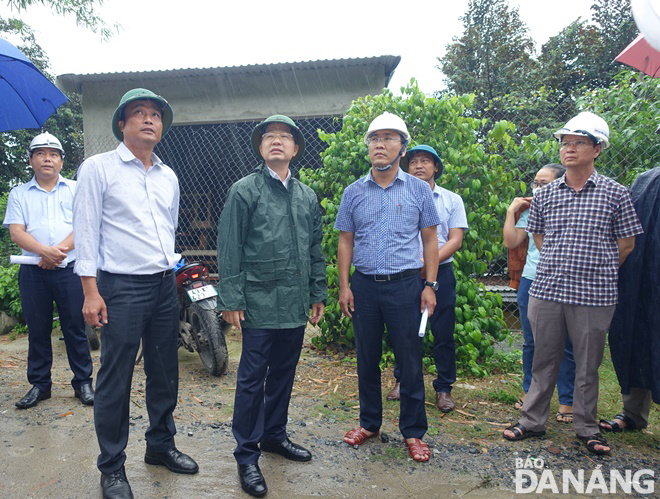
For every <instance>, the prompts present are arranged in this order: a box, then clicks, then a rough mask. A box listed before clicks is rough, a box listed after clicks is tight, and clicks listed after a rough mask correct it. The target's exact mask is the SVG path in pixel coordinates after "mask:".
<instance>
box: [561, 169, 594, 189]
mask: <svg viewBox="0 0 660 499" xmlns="http://www.w3.org/2000/svg"><path fill="white" fill-rule="evenodd" d="M601 177H602V175H599V174H598V172H597V171H596V170H594V171H593V173H592V174H591V175H589V178H588V179H587V181H586V182H585V183H584V185H587V184H589V183H591V184H593V185H598V183H599V182H600V178H601ZM559 187H568V184H567V183H566V174H565V173H564V174H563V175H562V176H561V177H559Z"/></svg>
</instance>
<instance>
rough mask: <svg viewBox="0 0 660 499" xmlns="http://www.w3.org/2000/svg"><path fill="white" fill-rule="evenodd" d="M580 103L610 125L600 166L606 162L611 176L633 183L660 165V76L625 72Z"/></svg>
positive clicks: (586, 95) (628, 183)
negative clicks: (641, 75)
mask: <svg viewBox="0 0 660 499" xmlns="http://www.w3.org/2000/svg"><path fill="white" fill-rule="evenodd" d="M578 106H579V108H580V109H581V110H582V109H584V110H589V111H593V112H594V113H597V114H599V115H600V116H602V117H603V118H604V119H605V121H607V124H608V125H609V127H610V147H609V148H608V149H606V150H605V151H604V152H603V154H602V155H601V156H602V157H599V158H598V163H597V168H599V169H600V168H601V166H600V165H603V168H605V169H606V172H607V175H608V176H611V177H612V178H615V179H616V180H618V181H619V182H623V183H624V184H626V185H632V183H633V181H634V180H635V178H636V177H637V175H639V174H640V173H642V172H644V171H647V170H649V169H651V168H654V167H656V166H660V140H658V135H657V134H656V129H657V127H658V115H660V78H651V77H649V76H643V77H639V76H638V73H637V72H635V71H630V70H625V71H622V72H621V73H620V74H619V75H617V76H616V77H615V79H614V83H613V84H612V85H611V86H610V87H608V88H599V89H595V90H592V91H589V92H587V93H585V94H584V95H583V96H582V97H580V99H578Z"/></svg>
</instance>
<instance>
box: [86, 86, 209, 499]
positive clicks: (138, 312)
mask: <svg viewBox="0 0 660 499" xmlns="http://www.w3.org/2000/svg"><path fill="white" fill-rule="evenodd" d="M172 118H173V113H172V108H171V107H170V105H169V104H168V102H167V101H166V100H165V99H164V98H162V97H160V96H159V95H156V94H154V93H153V92H151V91H150V90H146V89H143V88H136V89H133V90H130V91H128V92H127V93H126V94H124V96H123V97H122V99H121V102H120V103H119V106H118V107H117V110H116V111H115V113H114V116H113V119H112V130H113V133H114V135H115V137H117V139H118V140H119V141H120V142H121V143H120V144H119V146H118V147H117V149H115V150H114V151H110V152H107V153H103V154H98V155H96V156H92V157H91V158H89V159H87V160H86V161H85V162H84V163H83V164H82V165H81V166H80V169H79V171H78V184H79V187H78V191H77V193H76V197H75V199H74V203H73V211H74V213H73V224H74V228H75V231H76V236H75V242H76V248H77V249H78V259H77V260H76V265H75V272H76V273H77V274H78V275H80V277H81V280H82V285H83V290H84V293H85V303H84V306H83V314H84V316H85V319H86V320H87V322H88V323H89V324H91V325H101V324H102V325H103V334H102V341H103V343H102V350H101V361H102V363H101V368H100V369H99V373H98V379H97V383H96V391H97V396H96V403H95V408H94V423H95V426H96V435H97V438H98V441H99V447H100V449H101V453H100V455H99V457H98V461H97V466H98V468H99V470H100V471H101V487H102V489H103V497H112V498H117V497H121V498H130V497H133V494H132V492H131V488H130V485H129V484H128V480H127V478H126V473H125V470H124V462H125V460H126V454H125V452H124V449H125V448H126V444H127V442H128V426H129V406H130V390H131V380H132V377H133V366H134V363H135V358H136V355H137V352H138V348H139V346H140V340H142V348H143V352H144V370H145V373H146V375H147V383H146V400H147V411H148V412H149V422H150V426H149V428H148V430H147V432H146V443H147V449H146V454H145V456H144V460H145V462H146V463H148V464H156V465H163V466H166V467H167V468H168V469H169V470H170V471H173V472H175V473H186V474H193V473H197V471H198V469H199V468H198V466H197V463H195V461H193V459H192V458H190V457H189V456H187V455H186V454H183V453H181V452H179V451H178V450H177V449H176V447H175V446H174V435H175V433H176V427H175V425H174V419H173V417H172V412H173V411H174V408H175V407H176V403H177V393H178V378H179V373H178V358H177V342H178V327H179V312H178V302H177V293H176V282H175V277H174V273H173V271H172V268H173V267H174V265H175V264H176V263H177V262H178V260H179V255H177V254H176V253H175V252H174V231H175V229H176V226H177V221H178V211H179V183H178V180H177V178H176V175H175V173H174V172H173V171H172V170H171V169H170V168H169V167H168V166H166V165H164V164H163V162H162V161H161V160H160V158H158V156H156V155H155V154H154V153H153V150H154V147H155V146H156V144H158V142H160V139H161V137H162V136H164V135H165V134H166V133H167V132H168V130H169V128H170V126H171V125H172ZM97 273H98V276H97Z"/></svg>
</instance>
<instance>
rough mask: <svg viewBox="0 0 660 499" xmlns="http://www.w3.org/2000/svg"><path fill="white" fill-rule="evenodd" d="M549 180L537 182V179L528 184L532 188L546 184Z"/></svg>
mask: <svg viewBox="0 0 660 499" xmlns="http://www.w3.org/2000/svg"><path fill="white" fill-rule="evenodd" d="M549 183H550V182H539V181H537V180H534V182H532V183H531V184H530V185H531V186H532V188H533V189H535V188H537V187H543V186H544V185H548V184H549Z"/></svg>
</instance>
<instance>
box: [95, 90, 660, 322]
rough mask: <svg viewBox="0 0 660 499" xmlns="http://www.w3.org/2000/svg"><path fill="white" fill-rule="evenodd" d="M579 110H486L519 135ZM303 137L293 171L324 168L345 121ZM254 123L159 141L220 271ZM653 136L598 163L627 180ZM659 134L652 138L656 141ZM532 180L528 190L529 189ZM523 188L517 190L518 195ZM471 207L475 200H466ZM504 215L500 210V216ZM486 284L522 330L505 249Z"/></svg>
mask: <svg viewBox="0 0 660 499" xmlns="http://www.w3.org/2000/svg"><path fill="white" fill-rule="evenodd" d="M575 112H576V109H575V104H574V103H572V102H568V103H566V104H565V105H564V106H563V107H558V108H556V109H554V110H553V112H552V113H548V114H546V115H544V116H543V117H542V118H541V119H540V118H539V116H538V114H536V115H535V114H523V113H522V112H521V111H516V112H510V111H506V112H505V111H503V110H501V109H499V110H493V111H491V112H490V114H489V115H488V116H487V117H488V118H489V119H490V120H491V121H492V122H495V121H498V120H501V119H507V120H509V121H511V122H513V123H514V124H515V125H516V135H517V140H519V139H520V137H522V136H523V135H528V134H529V133H536V134H538V136H539V137H541V138H546V137H547V138H550V137H551V136H552V132H554V131H555V130H557V129H558V128H559V127H560V126H561V125H563V123H565V122H566V119H567V118H568V117H570V116H572V115H573V114H574V113H575ZM296 122H297V124H298V126H299V127H300V128H301V130H302V133H303V135H304V137H305V140H306V146H305V154H304V157H303V159H302V160H301V161H300V163H298V164H296V163H294V164H292V170H293V171H292V174H293V175H296V173H297V170H298V169H299V168H300V167H301V166H306V167H311V168H320V167H321V166H322V162H321V158H320V153H321V152H322V151H323V150H324V149H325V147H326V144H325V143H324V142H322V141H321V140H320V139H319V138H318V130H319V129H320V130H322V131H324V132H328V133H332V132H335V131H338V130H339V128H340V127H341V119H340V118H339V119H338V118H337V117H317V118H306V119H296ZM256 123H257V122H240V123H223V124H215V125H189V126H175V127H173V128H172V129H171V130H170V132H169V134H168V135H167V136H166V137H165V138H164V139H163V141H162V142H161V143H160V144H159V145H158V146H157V147H156V151H155V152H156V154H158V156H160V158H161V159H163V161H164V162H165V164H167V165H169V166H171V167H172V168H173V169H174V171H175V172H176V174H177V176H178V178H179V183H180V186H181V204H180V206H181V208H180V213H179V228H178V232H177V238H176V244H177V250H178V251H180V252H181V253H182V254H183V255H184V257H186V259H188V260H199V261H202V262H204V263H205V264H206V265H208V266H209V268H210V271H211V273H212V274H214V273H216V272H217V264H216V253H215V247H216V239H217V223H218V218H219V216H220V213H221V211H222V208H223V206H224V202H225V198H226V196H227V193H228V191H229V188H230V187H231V186H232V184H233V183H234V182H236V181H237V180H239V179H240V178H242V177H244V176H245V175H247V174H248V173H250V172H251V171H252V170H253V169H254V168H255V166H256V165H257V164H258V160H257V157H256V156H255V154H254V152H253V151H252V146H251V143H250V134H251V132H252V130H253V128H254V126H255V125H256ZM649 137H650V138H649V140H648V143H643V144H637V146H636V147H637V150H633V151H631V150H628V149H625V148H624V149H622V148H619V149H617V148H614V147H612V148H609V149H607V150H606V151H605V152H604V153H603V154H602V155H601V157H600V158H598V159H597V162H596V168H597V170H598V171H599V172H600V173H602V174H604V175H607V176H610V177H611V178H613V179H615V180H617V181H619V182H621V183H630V172H631V171H633V170H635V169H638V168H639V167H638V166H637V165H638V164H639V161H638V160H639V157H638V156H639V155H641V154H643V155H644V157H645V158H647V159H648V161H647V164H651V165H658V164H660V141H658V139H657V138H656V136H655V135H649ZM653 139H655V140H653ZM107 142H108V143H107V144H106V143H103V144H102V143H100V141H97V143H91V144H88V145H87V146H88V150H94V151H104V150H105V151H107V150H111V149H113V148H115V147H116V142H115V141H112V140H108V141H107ZM558 161H559V153H558V147H557V146H556V145H555V144H553V146H552V147H551V148H549V149H547V148H544V147H543V146H542V145H540V146H539V148H538V150H532V151H529V150H528V151H526V152H525V154H521V156H520V158H517V157H516V158H510V164H511V168H512V169H514V170H515V171H517V172H518V174H517V175H516V178H517V180H520V181H523V182H525V183H526V184H527V185H529V184H530V183H531V181H532V180H533V178H534V175H535V174H536V172H537V170H538V169H539V168H540V167H542V166H543V165H544V164H547V163H551V162H558ZM530 193H531V187H530V188H529V189H528V191H527V194H526V195H530ZM520 194H521V193H519V195H520ZM467 209H468V211H469V210H470V207H469V206H468V207H467ZM502 221H503V217H502ZM478 279H479V280H480V281H481V282H483V283H484V284H485V285H486V286H487V289H488V290H491V291H496V292H499V293H500V294H501V295H502V298H503V304H504V308H505V310H504V313H505V320H506V322H507V324H508V325H509V328H510V329H512V330H516V329H520V321H519V317H518V308H517V304H516V293H515V291H514V290H512V289H511V288H509V286H508V282H509V277H508V269H507V260H506V256H500V257H498V258H495V259H493V261H491V262H488V273H487V275H484V276H478Z"/></svg>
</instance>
